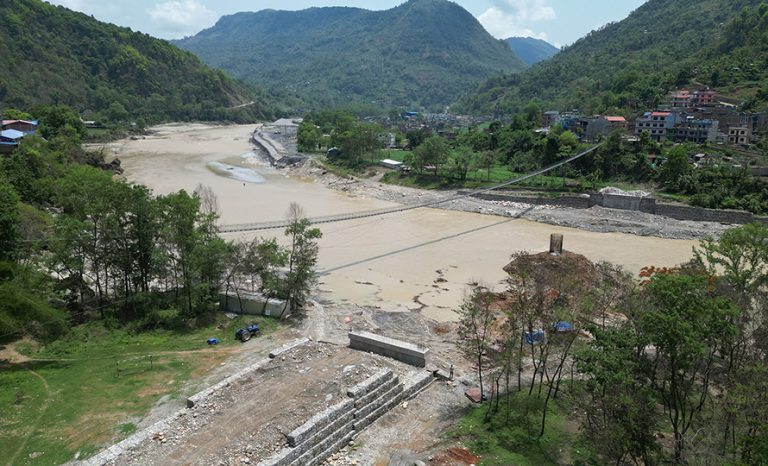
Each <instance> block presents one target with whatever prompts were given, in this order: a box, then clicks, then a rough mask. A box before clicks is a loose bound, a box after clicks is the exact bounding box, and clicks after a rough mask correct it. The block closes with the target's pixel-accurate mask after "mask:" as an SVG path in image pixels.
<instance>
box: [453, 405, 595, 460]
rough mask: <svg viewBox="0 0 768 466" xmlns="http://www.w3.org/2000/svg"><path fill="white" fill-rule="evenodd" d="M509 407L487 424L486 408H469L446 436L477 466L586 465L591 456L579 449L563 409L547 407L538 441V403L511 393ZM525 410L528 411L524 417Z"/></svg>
mask: <svg viewBox="0 0 768 466" xmlns="http://www.w3.org/2000/svg"><path fill="white" fill-rule="evenodd" d="M526 393H527V392H526ZM510 406H511V407H512V408H511V410H510V412H509V415H507V414H506V407H505V402H502V403H501V409H500V411H499V413H497V414H496V415H494V416H493V417H492V419H491V420H490V421H488V422H486V420H485V413H486V408H487V405H483V406H471V407H469V408H468V409H467V411H466V412H465V413H464V416H463V417H462V418H461V420H460V421H459V424H458V427H457V428H456V429H455V430H454V431H452V432H449V433H448V436H449V437H451V438H453V439H458V440H461V441H462V442H463V443H464V444H466V445H467V447H468V448H469V450H470V451H471V452H472V453H474V454H476V455H479V456H480V457H481V458H482V460H481V462H480V464H481V465H485V466H489V465H494V466H495V465H498V466H507V465H515V466H544V465H558V464H574V462H577V463H578V462H580V463H581V464H590V463H589V459H590V458H591V455H590V453H589V452H588V451H586V450H584V449H582V448H581V447H579V445H578V425H576V424H574V423H573V422H572V421H568V420H567V419H566V413H567V409H566V408H564V407H561V406H557V404H556V403H551V404H550V410H549V413H548V415H547V422H546V429H545V432H544V436H542V437H541V438H539V437H538V434H539V428H540V422H541V417H540V416H541V411H540V408H541V406H540V403H538V402H536V401H535V400H533V402H532V401H531V400H528V399H527V397H526V396H525V395H524V394H520V395H518V394H517V393H515V394H513V395H512V397H511V400H510ZM525 406H529V407H530V408H531V411H530V412H528V413H525V412H524V409H525Z"/></svg>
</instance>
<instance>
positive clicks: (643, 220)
mask: <svg viewBox="0 0 768 466" xmlns="http://www.w3.org/2000/svg"><path fill="white" fill-rule="evenodd" d="M287 170H288V173H290V174H291V175H292V176H298V177H303V178H311V179H313V180H314V181H315V182H317V183H321V184H323V185H324V186H326V187H328V188H331V189H336V190H340V191H343V192H345V193H350V194H354V195H358V196H367V197H372V198H375V199H379V200H383V201H388V202H395V203H399V204H405V205H418V204H422V203H425V202H435V201H439V200H440V199H446V198H451V197H454V196H457V195H459V194H460V193H459V192H458V191H446V190H425V189H418V188H409V187H404V186H397V185H391V184H385V183H382V182H380V181H379V180H380V179H381V177H382V175H383V173H384V172H385V169H383V168H377V169H376V171H377V175H376V176H373V177H370V178H361V177H347V178H345V177H341V176H338V175H336V174H334V173H332V172H331V171H329V170H327V169H326V168H325V167H324V166H323V165H322V163H320V162H318V160H317V159H314V158H310V159H307V160H306V161H305V162H304V163H300V164H295V165H293V166H292V167H290V168H288V169H287ZM434 207H435V208H439V209H446V210H457V211H463V212H474V213H480V214H485V215H497V216H502V217H516V218H522V219H526V220H530V221H533V222H537V223H544V224H548V225H557V226H562V227H569V228H576V229H579V230H584V231H591V232H596V233H626V234H631V235H637V236H649V237H656V238H665V239H681V240H699V239H704V238H706V237H715V238H717V237H719V236H720V235H721V234H722V233H723V232H724V231H725V230H727V229H729V228H732V227H733V226H735V225H725V224H721V223H715V222H693V221H686V220H676V219H673V218H669V217H663V216H660V215H653V214H647V213H644V212H637V211H628V210H617V209H607V208H603V207H600V206H595V207H592V208H589V209H574V208H567V207H559V206H555V205H532V204H525V203H519V202H507V201H490V200H482V199H477V198H472V197H466V198H462V199H458V200H452V201H449V202H446V203H444V204H438V205H436V206H434Z"/></svg>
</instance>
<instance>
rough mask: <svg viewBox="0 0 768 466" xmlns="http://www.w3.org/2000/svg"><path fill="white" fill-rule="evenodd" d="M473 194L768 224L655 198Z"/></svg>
mask: <svg viewBox="0 0 768 466" xmlns="http://www.w3.org/2000/svg"><path fill="white" fill-rule="evenodd" d="M472 197H476V198H478V199H484V200H488V201H508V202H517V203H521V204H531V205H553V206H558V207H570V208H573V209H589V208H591V207H594V206H601V207H605V208H608V209H620V210H632V211H639V212H645V213H647V214H654V215H661V216H664V217H669V218H674V219H676V220H688V221H693V222H715V223H724V224H731V225H744V224H747V223H752V222H755V221H758V222H763V223H768V219H765V218H762V217H756V216H755V215H753V214H751V213H750V212H746V211H741V210H723V209H705V208H703V207H693V206H687V205H677V204H666V203H663V202H659V201H658V200H657V199H654V198H652V197H643V198H639V197H632V196H622V195H616V194H600V193H591V194H590V195H589V196H588V197H586V196H585V197H577V196H561V197H552V198H548V197H535V196H520V195H514V194H492V193H479V194H473V195H472Z"/></svg>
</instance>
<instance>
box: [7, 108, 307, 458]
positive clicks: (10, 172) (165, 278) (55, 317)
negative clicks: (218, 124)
mask: <svg viewBox="0 0 768 466" xmlns="http://www.w3.org/2000/svg"><path fill="white" fill-rule="evenodd" d="M31 114H32V116H34V117H38V115H39V118H40V127H41V132H43V133H44V134H46V135H47V138H48V139H42V138H40V137H34V136H30V137H26V138H24V139H23V140H22V142H21V144H20V146H19V147H18V149H17V150H15V151H14V152H13V153H12V154H11V155H10V156H7V157H2V158H0V201H2V202H0V225H2V230H0V231H1V232H2V234H1V236H0V342H1V343H3V344H4V345H5V344H9V346H10V347H15V348H16V349H17V350H21V351H23V352H24V353H25V354H26V356H27V357H31V358H32V359H31V360H25V359H26V358H24V357H22V358H21V359H17V358H14V359H12V361H13V362H10V363H7V364H5V363H4V364H3V365H0V369H2V370H0V386H2V387H3V390H0V418H2V419H3V420H2V421H1V422H0V432H2V435H1V436H0V437H2V440H0V449H2V451H4V452H9V453H10V454H11V455H12V457H11V459H10V462H11V463H14V464H15V460H16V459H20V458H25V460H27V459H28V460H29V462H30V463H31V464H53V463H61V462H66V461H68V460H71V459H73V458H74V457H75V455H76V454H77V455H78V457H80V458H82V457H85V456H88V455H90V454H91V453H93V452H94V451H95V450H96V449H97V448H98V447H100V446H101V445H102V444H103V443H104V442H107V441H109V440H113V439H115V438H120V437H123V436H125V435H127V434H129V433H130V432H131V431H132V430H134V429H135V424H134V421H135V420H136V419H137V418H140V417H141V416H143V415H144V413H145V412H146V410H147V409H149V408H150V407H151V406H153V405H154V404H155V403H156V402H157V401H158V400H159V399H160V397H162V396H164V395H173V396H175V395H178V393H179V391H180V390H181V389H182V387H183V385H184V382H185V381H187V380H188V379H189V378H191V377H193V376H195V375H199V374H202V373H204V372H205V371H206V370H208V369H210V368H212V367H214V366H216V365H218V364H219V363H220V362H221V361H222V360H223V358H224V357H225V356H226V355H227V353H228V350H227V346H229V345H230V344H231V343H230V342H233V341H234V339H233V338H232V335H233V334H234V330H235V328H236V327H237V326H242V325H243V324H244V323H245V321H244V320H243V319H235V320H232V321H230V320H228V319H225V320H223V321H222V320H221V319H222V317H221V315H220V314H219V313H218V296H217V295H218V293H219V290H220V289H221V288H222V287H223V286H225V285H227V286H231V285H232V284H235V285H236V286H237V285H238V284H242V283H244V282H245V281H246V280H245V278H246V276H247V277H252V278H256V277H257V278H256V279H254V280H251V283H255V284H258V286H259V288H260V290H261V291H263V292H265V294H267V295H268V296H269V297H278V298H282V299H285V300H287V301H289V302H290V303H291V305H292V306H293V308H294V309H295V311H296V312H300V311H301V308H302V306H303V305H304V302H305V300H306V298H307V294H308V292H309V290H310V289H311V286H312V285H313V284H314V280H315V273H314V268H315V264H316V261H317V253H318V246H317V240H318V238H320V236H321V233H320V231H319V230H318V229H316V228H311V226H310V225H309V222H308V221H307V220H306V219H305V218H304V216H303V214H302V211H301V208H300V207H299V206H297V205H294V206H292V208H291V212H290V215H291V217H290V219H291V222H290V225H289V227H288V228H287V229H286V232H285V233H286V236H287V237H288V238H289V240H290V246H289V247H283V246H279V245H278V243H277V241H276V240H275V239H257V240H255V241H254V242H253V243H251V244H236V243H227V242H225V241H224V240H222V239H221V238H220V237H219V235H218V229H217V226H216V220H217V217H218V214H217V210H218V207H217V201H216V198H215V196H214V195H213V193H212V191H211V190H210V189H209V188H207V187H204V186H198V188H197V189H196V190H195V192H193V193H187V192H185V191H183V190H182V191H179V192H176V193H170V194H166V195H163V196H153V195H152V194H151V193H150V191H149V190H148V189H147V188H146V187H143V186H138V185H133V184H130V183H128V182H126V181H124V180H121V179H118V178H116V177H114V173H111V172H107V171H104V170H103V169H102V168H100V167H102V166H105V164H104V163H103V160H102V159H101V157H100V156H97V155H94V154H88V153H86V152H84V151H83V150H82V149H81V145H80V142H81V135H82V133H83V131H82V130H83V127H82V123H81V122H80V120H79V118H77V115H76V113H74V112H73V111H72V110H71V109H68V108H66V107H63V106H55V107H37V108H35V109H33V110H32V112H31ZM282 317H286V318H287V317H288V314H286V315H285V316H282ZM259 321H260V323H262V324H263V325H262V329H263V330H266V331H267V332H269V331H271V330H272V329H274V327H276V325H277V323H276V321H268V320H263V319H259ZM22 337H25V338H26V339H25V340H21V341H19V339H20V338H22ZM28 337H31V339H29V338H28ZM211 337H218V338H219V339H220V340H221V341H222V342H224V344H223V349H222V350H218V351H216V350H212V349H204V348H207V345H206V340H207V339H208V338H211ZM30 341H32V342H34V343H35V344H42V345H44V346H43V347H42V348H40V349H39V350H38V351H32V350H30V349H29V346H30V345H31V343H29V342H30ZM24 347H27V350H24V349H23V348H24ZM83 395H86V396H83ZM75 426H77V427H75ZM22 455H23V456H22Z"/></svg>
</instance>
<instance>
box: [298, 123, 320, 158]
mask: <svg viewBox="0 0 768 466" xmlns="http://www.w3.org/2000/svg"><path fill="white" fill-rule="evenodd" d="M322 135H323V133H322V132H320V127H318V126H317V125H315V124H314V123H313V122H309V121H303V122H301V124H300V125H299V129H298V132H297V134H296V139H297V143H298V145H299V150H302V151H306V152H314V151H316V150H317V149H318V148H319V146H320V141H321V138H322Z"/></svg>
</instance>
